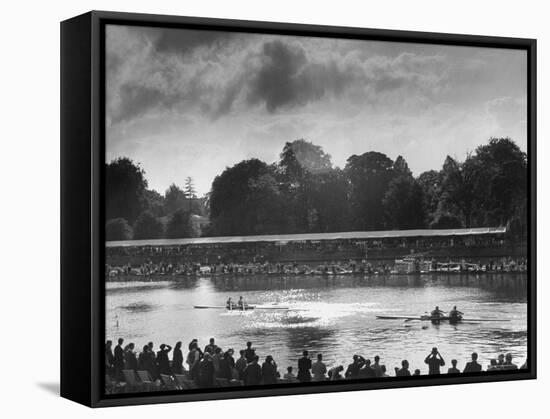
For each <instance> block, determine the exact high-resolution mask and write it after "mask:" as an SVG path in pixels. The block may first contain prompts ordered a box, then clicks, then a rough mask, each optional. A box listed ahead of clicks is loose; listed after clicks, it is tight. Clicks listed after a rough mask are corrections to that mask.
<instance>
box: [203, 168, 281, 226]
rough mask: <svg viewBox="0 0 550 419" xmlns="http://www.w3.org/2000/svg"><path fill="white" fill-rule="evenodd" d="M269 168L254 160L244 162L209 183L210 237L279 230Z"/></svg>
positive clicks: (273, 181)
mask: <svg viewBox="0 0 550 419" xmlns="http://www.w3.org/2000/svg"><path fill="white" fill-rule="evenodd" d="M280 201H281V199H280V194H279V190H278V184H277V181H276V179H275V177H274V173H273V168H272V167H270V166H268V165H267V164H266V163H264V162H262V161H260V160H258V159H251V160H244V161H242V162H240V163H238V164H236V165H234V166H233V167H230V168H227V169H225V170H224V171H223V173H221V174H220V175H219V176H216V178H215V179H214V182H213V183H212V189H211V192H210V218H211V222H212V230H211V233H213V234H216V235H244V234H266V233H267V232H275V231H276V230H278V228H279V227H280V221H279V219H280V217H281V216H282V211H281V206H280Z"/></svg>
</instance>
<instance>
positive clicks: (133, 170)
mask: <svg viewBox="0 0 550 419" xmlns="http://www.w3.org/2000/svg"><path fill="white" fill-rule="evenodd" d="M146 188H147V180H145V171H144V170H143V169H142V168H141V167H140V166H139V165H136V164H134V162H133V161H132V160H130V159H129V158H127V157H120V158H118V159H115V160H113V161H111V163H109V164H107V165H105V211H106V218H107V219H112V218H124V219H126V220H127V221H128V222H130V223H133V222H134V221H135V220H136V218H137V216H138V215H139V214H140V213H141V212H142V210H143V209H144V207H145V205H146V204H145V199H144V192H145V190H146Z"/></svg>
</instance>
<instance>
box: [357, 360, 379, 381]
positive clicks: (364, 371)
mask: <svg viewBox="0 0 550 419" xmlns="http://www.w3.org/2000/svg"><path fill="white" fill-rule="evenodd" d="M375 377H376V371H375V370H374V368H372V367H371V366H370V359H367V360H365V365H364V366H363V368H361V369H360V370H359V378H375Z"/></svg>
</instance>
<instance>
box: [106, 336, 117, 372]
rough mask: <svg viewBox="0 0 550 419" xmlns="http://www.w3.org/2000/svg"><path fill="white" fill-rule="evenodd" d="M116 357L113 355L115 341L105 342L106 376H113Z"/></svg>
mask: <svg viewBox="0 0 550 419" xmlns="http://www.w3.org/2000/svg"><path fill="white" fill-rule="evenodd" d="M114 362H115V357H114V355H113V341H112V340H108V341H107V342H105V374H108V375H111V376H112V375H113V372H114V371H113V364H114Z"/></svg>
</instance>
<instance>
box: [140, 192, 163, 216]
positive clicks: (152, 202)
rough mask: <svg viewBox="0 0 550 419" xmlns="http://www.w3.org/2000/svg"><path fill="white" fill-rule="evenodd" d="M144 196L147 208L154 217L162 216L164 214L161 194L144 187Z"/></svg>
mask: <svg viewBox="0 0 550 419" xmlns="http://www.w3.org/2000/svg"><path fill="white" fill-rule="evenodd" d="M144 197H145V202H146V208H147V210H148V211H150V212H151V213H152V214H153V215H154V216H155V217H164V216H165V215H166V208H165V203H164V197H163V196H162V195H161V194H159V193H158V192H157V191H155V190H154V189H146V190H145V193H144Z"/></svg>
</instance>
